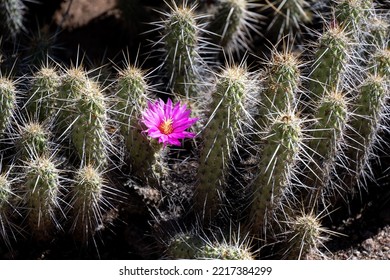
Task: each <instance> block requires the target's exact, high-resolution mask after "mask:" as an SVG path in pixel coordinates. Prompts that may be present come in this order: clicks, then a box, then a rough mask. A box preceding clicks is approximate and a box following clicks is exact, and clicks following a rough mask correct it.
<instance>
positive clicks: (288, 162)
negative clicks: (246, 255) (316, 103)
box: [248, 112, 302, 236]
mask: <svg viewBox="0 0 390 280" xmlns="http://www.w3.org/2000/svg"><path fill="white" fill-rule="evenodd" d="M263 141H264V143H263V146H262V149H261V158H260V163H259V165H258V172H257V177H256V179H255V180H254V182H253V183H252V192H251V194H252V196H251V203H250V213H249V218H248V221H249V224H250V227H251V229H252V230H251V231H252V232H253V234H255V235H260V236H261V235H262V234H263V230H264V227H265V226H267V224H268V223H269V222H268V221H267V220H268V218H269V217H270V214H271V213H273V212H274V211H275V210H276V209H277V208H278V203H279V202H280V200H281V198H282V197H283V195H284V193H285V191H286V190H287V189H288V187H289V186H290V184H291V179H292V176H293V171H294V167H295V166H296V164H297V162H298V159H297V156H298V153H299V152H300V150H301V145H302V128H301V120H300V119H299V118H298V117H297V116H295V115H294V114H292V113H291V112H287V113H281V114H279V115H278V116H277V117H275V118H274V120H273V121H272V123H271V126H270V129H269V132H268V133H267V136H265V138H264V139H263Z"/></svg>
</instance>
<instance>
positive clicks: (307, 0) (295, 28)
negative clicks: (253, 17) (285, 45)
mask: <svg viewBox="0 0 390 280" xmlns="http://www.w3.org/2000/svg"><path fill="white" fill-rule="evenodd" d="M319 4H320V3H318V1H312V0H276V1H265V4H263V5H262V6H263V7H262V10H271V13H270V15H271V16H272V20H271V22H270V24H269V25H268V27H267V30H268V32H269V34H270V35H271V36H273V32H275V33H276V35H277V36H276V38H275V39H277V40H279V39H281V38H282V37H283V36H285V35H288V36H291V37H294V36H300V35H301V34H300V33H301V27H302V26H303V25H304V24H309V23H311V22H312V21H313V17H314V11H315V10H316V9H319V7H317V6H319Z"/></svg>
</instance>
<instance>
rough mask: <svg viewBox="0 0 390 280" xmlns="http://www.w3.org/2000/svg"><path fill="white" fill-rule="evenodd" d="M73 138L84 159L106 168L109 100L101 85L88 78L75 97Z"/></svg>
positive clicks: (83, 160) (85, 161)
mask: <svg viewBox="0 0 390 280" xmlns="http://www.w3.org/2000/svg"><path fill="white" fill-rule="evenodd" d="M72 107H73V108H74V112H73V116H72V118H73V119H74V122H73V124H72V127H71V139H72V143H73V145H74V147H75V149H76V152H77V154H78V156H79V158H80V160H81V161H82V162H84V163H85V164H92V165H94V166H96V167H100V168H104V167H105V166H106V164H107V163H108V146H109V145H110V140H109V136H108V133H107V131H106V126H107V121H108V116H107V110H108V109H107V104H106V100H105V97H104V95H103V93H102V92H101V90H100V88H99V85H97V84H96V83H94V82H89V83H88V84H87V86H86V88H84V90H83V91H82V92H81V95H80V96H79V97H76V98H75V99H74V100H73V106H72Z"/></svg>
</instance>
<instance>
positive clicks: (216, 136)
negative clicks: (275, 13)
mask: <svg viewBox="0 0 390 280" xmlns="http://www.w3.org/2000/svg"><path fill="white" fill-rule="evenodd" d="M252 87H253V80H250V76H249V73H248V72H247V70H246V69H245V68H243V67H239V66H232V67H228V68H227V69H225V70H224V71H223V72H222V73H221V74H220V75H219V77H218V78H217V81H216V88H215V92H214V93H213V102H212V104H211V106H210V113H211V114H210V118H209V120H208V123H207V124H206V127H205V128H204V130H203V136H202V138H203V143H204V146H203V148H202V151H201V154H200V159H199V170H198V185H197V187H196V191H195V208H196V210H197V212H198V213H203V214H204V216H205V219H206V220H208V219H210V218H212V217H213V216H214V215H215V214H216V213H217V212H218V208H219V207H220V203H221V199H222V197H223V192H224V191H223V186H224V184H225V181H226V178H227V176H228V174H229V165H230V164H231V159H232V156H233V153H234V150H235V147H236V146H237V143H238V141H239V137H240V136H241V135H240V134H241V133H242V130H241V127H242V126H243V125H244V123H245V122H247V121H248V119H247V116H246V114H245V112H246V110H245V103H246V100H247V99H248V98H249V96H250V93H251V90H253V88H252Z"/></svg>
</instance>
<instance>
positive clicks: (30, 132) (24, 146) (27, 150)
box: [17, 122, 50, 160]
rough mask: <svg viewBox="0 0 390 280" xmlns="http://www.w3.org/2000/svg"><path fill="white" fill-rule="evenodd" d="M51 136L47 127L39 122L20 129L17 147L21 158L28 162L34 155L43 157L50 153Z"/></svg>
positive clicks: (25, 125)
mask: <svg viewBox="0 0 390 280" xmlns="http://www.w3.org/2000/svg"><path fill="white" fill-rule="evenodd" d="M49 135H50V132H49V131H48V130H47V129H46V127H45V126H44V125H42V124H40V123H38V122H29V123H26V124H22V125H20V127H19V138H18V141H17V147H18V148H19V153H20V158H21V159H22V160H28V159H29V158H30V157H31V156H32V155H38V156H43V155H44V154H46V155H47V154H48V153H49V151H50V150H49Z"/></svg>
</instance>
